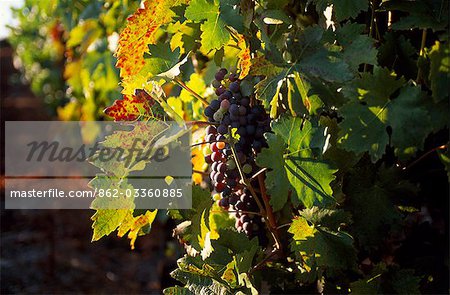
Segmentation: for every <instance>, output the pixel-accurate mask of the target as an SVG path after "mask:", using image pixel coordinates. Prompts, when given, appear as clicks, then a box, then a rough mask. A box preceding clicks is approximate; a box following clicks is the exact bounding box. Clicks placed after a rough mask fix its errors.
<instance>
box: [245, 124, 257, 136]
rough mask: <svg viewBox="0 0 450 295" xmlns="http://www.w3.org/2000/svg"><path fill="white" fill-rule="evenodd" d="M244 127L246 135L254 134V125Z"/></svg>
mask: <svg viewBox="0 0 450 295" xmlns="http://www.w3.org/2000/svg"><path fill="white" fill-rule="evenodd" d="M245 129H246V131H247V134H248V135H254V134H255V132H256V127H255V126H254V125H247V126H246V127H245Z"/></svg>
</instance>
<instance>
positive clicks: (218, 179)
mask: <svg viewBox="0 0 450 295" xmlns="http://www.w3.org/2000/svg"><path fill="white" fill-rule="evenodd" d="M224 179H225V176H224V175H223V173H220V172H218V173H216V175H214V181H215V182H217V183H219V182H222V181H223V180H224Z"/></svg>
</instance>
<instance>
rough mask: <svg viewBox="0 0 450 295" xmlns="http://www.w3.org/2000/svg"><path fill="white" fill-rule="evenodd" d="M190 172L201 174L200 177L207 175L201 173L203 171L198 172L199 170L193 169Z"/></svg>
mask: <svg viewBox="0 0 450 295" xmlns="http://www.w3.org/2000/svg"><path fill="white" fill-rule="evenodd" d="M192 172H193V173H198V174H202V175H208V173H206V172H203V171H200V170H195V169H192Z"/></svg>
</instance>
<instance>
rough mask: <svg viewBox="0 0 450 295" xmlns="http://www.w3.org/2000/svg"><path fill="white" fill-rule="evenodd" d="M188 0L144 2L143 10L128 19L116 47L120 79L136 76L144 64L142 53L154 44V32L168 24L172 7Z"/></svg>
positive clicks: (172, 14)
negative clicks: (149, 45)
mask: <svg viewBox="0 0 450 295" xmlns="http://www.w3.org/2000/svg"><path fill="white" fill-rule="evenodd" d="M186 2H188V0H152V1H145V2H144V8H139V9H138V10H137V11H136V12H135V13H134V14H133V15H132V16H130V17H129V18H128V22H127V26H126V27H125V29H124V30H123V31H122V33H120V37H119V44H118V47H117V51H116V55H117V64H116V66H117V67H118V68H120V76H121V77H129V76H134V75H137V74H138V73H139V72H140V70H141V69H142V68H143V66H144V64H145V60H144V53H146V52H148V44H155V43H156V41H157V40H156V32H157V31H158V29H159V28H160V27H161V26H162V25H164V24H167V23H169V22H170V21H171V20H172V17H173V16H174V15H175V13H174V12H173V11H172V10H170V8H172V7H174V6H178V5H180V4H184V3H186Z"/></svg>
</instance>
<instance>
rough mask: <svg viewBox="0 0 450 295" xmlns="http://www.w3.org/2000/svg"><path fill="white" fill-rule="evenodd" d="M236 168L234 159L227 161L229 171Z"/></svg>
mask: <svg viewBox="0 0 450 295" xmlns="http://www.w3.org/2000/svg"><path fill="white" fill-rule="evenodd" d="M235 168H236V162H235V161H234V159H231V160H228V161H227V170H233V169H235Z"/></svg>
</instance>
